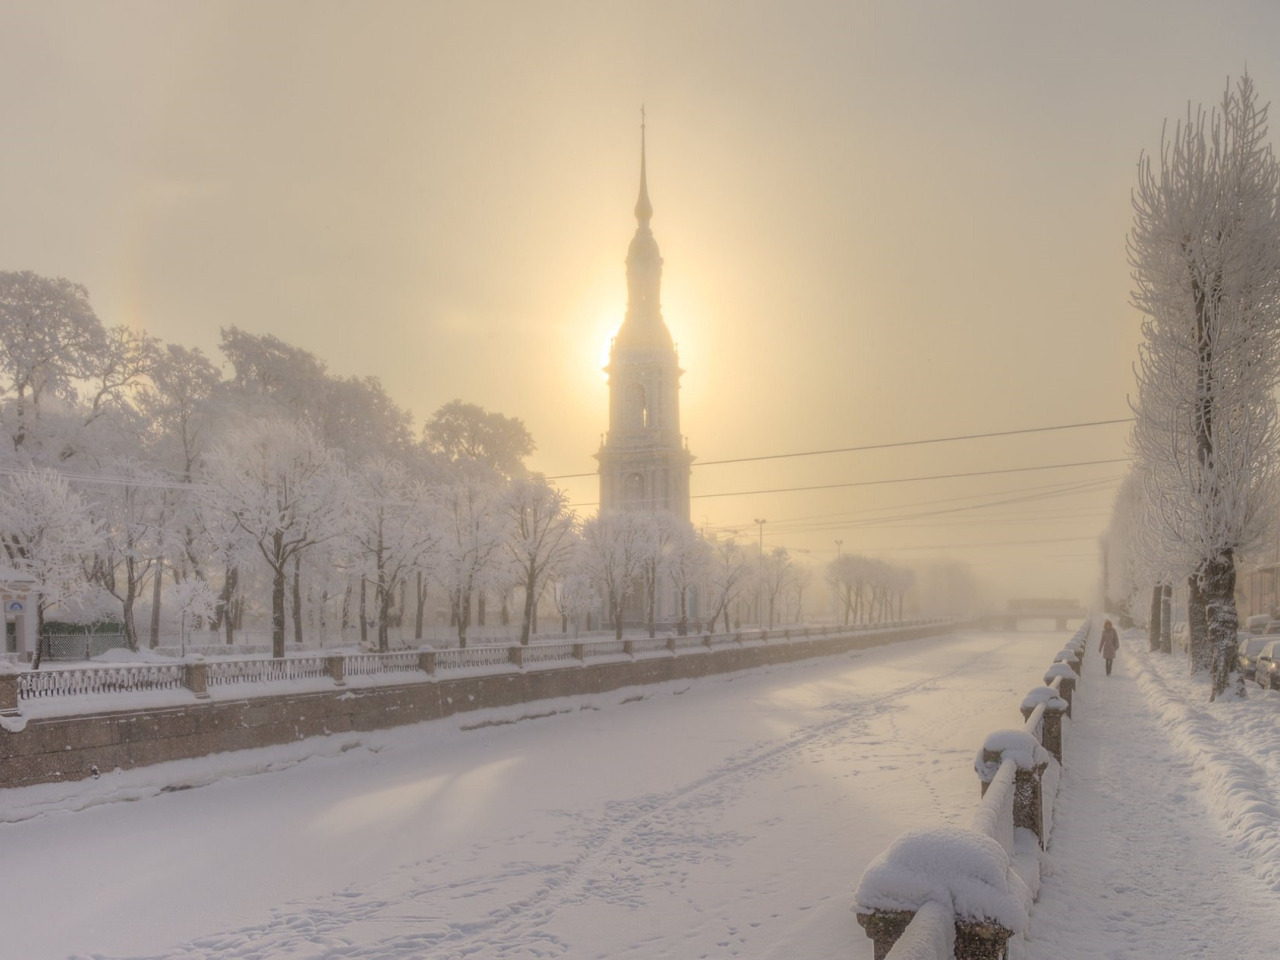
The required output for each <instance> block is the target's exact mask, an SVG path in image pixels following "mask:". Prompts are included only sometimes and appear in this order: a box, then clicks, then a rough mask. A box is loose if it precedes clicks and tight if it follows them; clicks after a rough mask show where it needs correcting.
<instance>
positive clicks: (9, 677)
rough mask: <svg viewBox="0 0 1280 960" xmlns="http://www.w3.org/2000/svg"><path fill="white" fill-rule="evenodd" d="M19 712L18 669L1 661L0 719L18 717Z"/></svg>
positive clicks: (5, 661)
mask: <svg viewBox="0 0 1280 960" xmlns="http://www.w3.org/2000/svg"><path fill="white" fill-rule="evenodd" d="M19 712H20V711H19V710H18V668H17V667H15V666H14V665H13V664H11V663H9V662H8V661H7V660H0V717H16V716H17V715H18V714H19Z"/></svg>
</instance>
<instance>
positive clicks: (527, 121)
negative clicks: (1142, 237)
mask: <svg viewBox="0 0 1280 960" xmlns="http://www.w3.org/2000/svg"><path fill="white" fill-rule="evenodd" d="M1277 36H1280V5H1276V4H1274V3H1269V2H1262V0H1259V2H1254V3H1232V2H1225V3H1224V2H1215V3H1212V4H1210V3H1191V2H1154V0H1152V2H1143V3H1139V2H1114V0H1113V2H1089V0H1086V2H1075V3H1066V4H1064V3H1053V4H1048V3H1019V2H967V3H963V4H955V3H944V2H931V3H910V2H900V3H890V2H885V3H859V2H852V0H840V2H837V0H833V2H825V3H819V2H789V3H764V2H743V0H737V2H704V3H687V2H671V3H665V2H649V3H636V2H630V3H608V2H603V3H601V2H585V0H584V2H580V3H565V2H559V3H557V2H546V3H536V4H529V3H520V2H509V3H493V2H467V3H462V2H456V3H445V2H438V3H417V2H406V3H389V2H368V3H361V4H354V3H325V2H283V0H279V2H270V3H256V2H244V3H231V2H201V3H182V4H175V3H168V2H120V0H115V2H112V3H96V2H95V3H89V2H45V0H41V2H34V0H33V2H14V0H0V88H2V89H3V90H4V95H3V97H2V98H0V130H3V131H4V149H3V150H2V151H0V223H2V224H3V229H0V269H4V270H22V269H30V270H35V271H37V272H39V273H43V274H48V275H56V276H65V277H67V278H69V279H72V280H75V281H78V282H81V283H83V284H85V285H86V286H87V287H88V289H89V292H90V295H91V297H92V300H93V303H94V305H95V307H96V309H97V311H98V314H99V316H100V317H101V318H102V319H103V321H104V322H106V323H108V324H113V323H121V322H127V323H130V324H134V325H136V326H139V327H141V328H144V329H145V330H147V331H148V332H150V333H152V334H154V335H156V336H159V337H161V338H162V339H164V340H166V341H170V342H177V343H182V344H184V345H187V346H198V347H201V348H203V349H204V350H205V351H206V352H208V353H209V354H210V355H211V356H214V357H218V354H217V350H216V343H217V339H218V328H219V327H220V326H224V325H228V324H236V325H238V326H240V327H242V328H244V329H246V330H249V331H252V332H255V333H270V334H273V335H275V336H278V337H280V338H282V339H284V340H286V341H288V342H290V343H292V344H294V345H297V346H299V347H303V348H305V349H308V350H311V351H312V352H314V353H316V354H317V355H318V356H320V357H321V358H323V359H324V360H325V361H326V362H327V363H328V364H329V368H330V370H331V371H332V372H334V373H336V374H342V375H347V374H359V375H376V376H378V377H379V378H381V380H382V381H383V383H384V384H385V386H386V387H387V389H388V391H389V392H390V393H391V395H392V396H393V397H394V398H395V399H396V400H397V401H399V402H400V403H401V404H403V405H405V406H407V407H408V408H410V409H411V410H412V411H413V412H414V414H415V417H416V419H417V421H418V423H421V422H422V421H423V420H425V418H426V417H427V416H428V415H429V414H430V413H431V412H432V411H433V410H435V409H436V408H437V407H439V406H440V405H441V404H443V403H445V402H447V401H448V400H451V399H453V398H455V397H460V398H463V399H465V400H469V401H473V402H476V403H480V404H482V405H483V406H485V407H487V408H489V409H492V410H498V411H501V412H503V413H505V414H508V415H512V416H519V417H521V418H522V419H524V421H525V423H526V424H527V426H528V427H529V429H530V430H531V432H532V433H533V435H534V437H535V439H536V441H537V443H538V447H539V450H538V453H537V454H536V455H535V456H534V458H533V460H532V464H531V465H532V466H533V467H534V468H535V469H538V470H541V471H543V472H545V473H547V474H549V475H552V476H557V475H565V474H579V473H590V472H592V471H593V470H594V468H595V462H594V461H593V460H592V459H591V454H592V453H593V452H594V451H595V450H596V449H597V447H598V444H599V441H600V434H601V432H602V431H603V430H604V429H605V428H606V425H607V419H606V400H607V398H606V393H605V383H604V377H603V374H602V373H601V371H600V367H601V366H602V365H603V361H604V357H605V355H606V352H607V349H608V340H609V337H610V336H611V334H612V333H613V332H614V331H615V330H616V328H617V326H618V325H619V323H620V322H621V318H622V312H623V310H624V307H625V296H626V293H625V277H624V273H623V262H622V261H623V257H624V256H625V253H626V247H627V243H628V241H629V240H630V237H631V233H632V231H633V229H634V225H635V224H634V220H633V219H632V215H631V209H632V205H633V203H634V198H635V191H636V185H637V175H638V169H637V168H638V159H639V158H638V134H639V130H638V124H639V106H640V104H641V103H642V102H643V103H645V104H646V105H647V109H648V117H649V127H648V130H649V185H650V195H651V197H652V199H653V204H654V208H655V215H654V219H653V228H654V232H655V235H656V237H657V239H658V243H659V245H660V247H661V249H662V253H663V256H664V258H665V261H666V266H665V274H664V307H665V315H666V318H667V322H668V325H669V326H670V328H671V330H672V333H673V335H674V337H675V339H676V341H677V343H678V346H679V350H680V357H681V361H682V365H683V366H684V368H685V370H686V371H687V372H686V374H685V377H684V381H683V383H684V389H683V392H682V415H683V426H684V431H685V433H686V434H687V435H688V438H689V445H690V448H691V449H692V451H693V452H694V453H695V454H696V455H697V456H698V457H699V459H700V460H702V461H709V460H721V459H727V458H736V457H749V456H759V455H767V454H777V453H787V452H797V451H807V450H814V449H828V448H832V447H850V446H861V445H867V444H877V443H886V442H894V441H904V440H920V439H929V438H936V437H945V436H952V435H957V434H972V433H984V432H991V431H1001V430H1016V429H1020V428H1029V427H1041V426H1053V425H1060V424H1069V423H1078V422H1083V421H1095V420H1105V419H1111V418H1118V417H1125V416H1128V407H1127V404H1126V395H1127V393H1128V392H1129V390H1130V389H1131V383H1132V373H1131V364H1132V362H1133V360H1134V357H1135V349H1136V343H1137V336H1138V334H1137V323H1138V318H1137V314H1136V313H1135V312H1134V311H1133V310H1132V309H1131V308H1130V307H1129V306H1128V303H1127V298H1128V291H1129V287H1130V283H1129V276H1128V267H1127V265H1126V262H1125V254H1124V237H1125V233H1126V231H1127V229H1128V225H1129V190H1130V187H1131V185H1132V183H1133V178H1134V170H1135V165H1136V162H1137V159H1138V155H1139V153H1140V151H1141V150H1143V149H1144V148H1145V149H1153V148H1155V147H1157V145H1158V143H1159V138H1160V130H1161V125H1162V122H1163V121H1164V119H1165V118H1166V117H1176V116H1177V115H1179V114H1180V113H1182V112H1183V111H1185V109H1186V105H1187V101H1188V100H1193V101H1197V102H1199V101H1204V102H1214V101H1216V100H1217V99H1218V97H1219V96H1220V95H1221V93H1222V90H1223V88H1224V86H1225V82H1226V79H1227V77H1228V75H1233V76H1234V75H1238V74H1239V73H1240V71H1241V70H1243V69H1244V68H1245V67H1246V66H1247V67H1248V68H1249V70H1250V71H1251V73H1252V74H1253V75H1254V77H1255V80H1256V81H1257V85H1258V88H1259V90H1260V91H1261V94H1262V96H1263V98H1264V99H1271V98H1273V97H1276V96H1277V95H1278V94H1280V70H1278V69H1277V67H1276V60H1275V55H1274V45H1275V38H1276V37H1277ZM1124 437H1125V427H1124V426H1111V427H1097V428H1091V429H1083V430H1072V431H1063V432H1059V433H1049V434H1042V435H1039V436H1027V437H1021V438H1006V439H999V440H994V439H993V440H984V441H970V442H964V443H947V444H933V445H925V446H919V447H912V448H906V449H898V450H886V451H880V452H867V453H860V454H843V455H839V456H827V457H806V458H794V459H789V460H781V461H777V462H773V463H766V464H754V465H735V466H705V467H695V470H694V478H693V493H694V496H695V500H694V507H693V514H694V517H695V520H696V521H697V522H699V523H706V524H707V525H708V526H709V527H713V528H719V529H725V528H730V529H734V528H736V529H742V530H743V531H744V537H746V538H749V539H751V540H752V542H755V539H756V534H757V528H756V526H755V524H754V523H753V522H752V521H753V520H755V519H757V518H763V519H767V520H768V523H767V524H766V525H765V527H764V545H765V547H766V548H768V547H770V546H774V545H785V546H788V547H791V548H792V549H794V550H798V551H806V550H807V551H809V553H808V554H807V556H808V558H809V559H811V560H812V561H813V562H815V563H821V562H825V561H827V560H829V559H830V558H831V557H832V556H834V555H835V553H836V550H837V547H836V543H835V541H836V540H837V539H838V540H841V541H842V543H843V547H842V549H843V550H844V551H846V552H850V551H857V552H865V553H869V554H875V555H881V556H886V557H889V558H891V559H897V560H900V561H907V560H915V559H923V558H925V557H930V556H943V555H946V556H953V557H956V558H959V559H965V560H969V561H970V562H972V563H974V564H975V567H976V569H977V570H978V571H979V572H980V573H982V574H984V575H986V576H988V577H990V578H991V579H992V580H994V581H999V582H1000V583H1001V584H1007V587H1008V590H1010V591H1012V592H1015V593H1018V592H1020V593H1036V594H1059V593H1062V594H1066V595H1075V596H1079V597H1081V598H1085V597H1086V596H1087V594H1088V592H1089V590H1090V589H1091V587H1092V585H1093V583H1094V581H1095V579H1096V550H1095V547H1094V543H1093V541H1094V538H1095V537H1096V535H1097V534H1098V533H1099V532H1100V531H1101V530H1102V529H1103V528H1104V526H1105V524H1106V515H1107V512H1108V508H1109V504H1110V498H1111V493H1112V490H1113V489H1114V481H1115V480H1116V479H1118V477H1119V476H1120V474H1121V472H1122V469H1123V467H1122V465H1119V464H1110V465H1101V466H1096V467H1088V468H1086V467H1072V468H1064V469H1058V470H1044V471H1035V472H1023V473H1010V474H1002V475H997V476H989V477H985V478H975V479H968V480H946V481H931V482H920V481H916V482H904V483H886V484H880V485H876V486H864V487H849V488H844V489H840V490H833V491H826V492H813V491H810V492H806V493H800V492H790V493H775V494H751V495H744V496H710V495H713V494H721V493H730V492H736V491H754V490H761V489H776V488H788V487H797V486H813V485H817V484H825V483H841V482H843V483H851V482H864V481H871V480H898V479H901V478H906V477H918V476H934V475H938V474H949V473H960V472H973V471H979V470H1001V469H1012V468H1023V467H1031V466H1042V465H1047V464H1055V463H1076V462H1080V461H1088V460H1108V459H1114V458H1118V457H1123V456H1124V455H1125V446H1124ZM1089 481H1098V483H1097V484H1096V485H1094V486H1092V487H1089V488H1087V489H1086V490H1085V491H1083V492H1075V493H1071V494H1070V495H1061V496H1052V497H1045V498H1043V499H1033V500H1029V501H1024V502H1020V503H1016V504H1010V505H1007V506H1005V507H1002V508H999V509H979V510H969V511H967V512H964V513H960V514H956V515H936V514H934V511H937V510H940V509H944V508H949V507H953V506H958V505H960V506H967V505H972V504H975V503H981V502H990V501H992V500H1006V499H1011V498H1018V497H1024V496H1037V497H1038V496H1040V495H1041V494H1044V493H1049V492H1052V491H1050V490H1047V489H1035V490H1032V489H1030V488H1032V487H1035V488H1046V487H1049V485H1053V486H1054V487H1056V488H1065V487H1070V486H1072V485H1075V484H1078V483H1087V482H1089ZM565 485H566V486H567V487H568V489H569V490H570V492H571V494H572V495H573V498H574V500H575V502H577V503H579V504H582V505H583V510H584V511H585V512H591V511H592V510H593V509H594V506H593V505H594V501H595V500H596V483H595V481H594V480H593V479H590V478H587V479H580V480H573V481H565ZM961 497H970V498H974V499H968V500H963V501H962V500H956V499H954V498H961ZM933 501H948V502H946V503H934V502H933ZM922 504H927V505H923V506H922ZM879 508H885V509H884V510H882V511H881V513H880V514H877V513H875V512H868V511H875V510H877V509H879ZM921 514H932V515H928V516H921ZM881 515H892V516H903V517H907V518H909V519H905V520H901V521H899V522H897V523H894V524H884V523H878V524H867V523H865V521H866V519H867V518H868V517H874V516H881ZM802 556H803V554H802Z"/></svg>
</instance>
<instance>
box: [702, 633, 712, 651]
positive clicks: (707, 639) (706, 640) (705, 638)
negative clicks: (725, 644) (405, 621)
mask: <svg viewBox="0 0 1280 960" xmlns="http://www.w3.org/2000/svg"><path fill="white" fill-rule="evenodd" d="M702 645H703V646H704V647H706V648H707V649H708V650H710V649H711V634H709V633H704V634H703V635H702Z"/></svg>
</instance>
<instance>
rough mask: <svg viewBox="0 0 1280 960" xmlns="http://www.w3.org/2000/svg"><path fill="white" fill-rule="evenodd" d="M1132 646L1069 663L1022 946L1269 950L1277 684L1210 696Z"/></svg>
mask: <svg viewBox="0 0 1280 960" xmlns="http://www.w3.org/2000/svg"><path fill="white" fill-rule="evenodd" d="M1145 647H1146V643H1145V641H1143V640H1126V641H1125V642H1124V645H1123V648H1122V649H1121V652H1120V655H1119V657H1117V659H1116V661H1115V667H1114V670H1113V674H1112V676H1110V677H1107V676H1105V674H1104V670H1103V661H1102V659H1101V658H1100V657H1099V656H1098V653H1097V650H1096V648H1095V649H1093V650H1091V651H1090V653H1089V656H1088V658H1087V659H1086V661H1085V665H1084V677H1083V678H1082V683H1081V686H1080V689H1079V691H1078V692H1077V694H1076V696H1077V698H1078V699H1077V701H1076V702H1077V703H1078V704H1079V706H1078V708H1077V709H1076V710H1075V711H1074V712H1075V714H1076V718H1075V720H1074V721H1072V728H1071V731H1070V733H1069V740H1068V742H1067V744H1066V746H1065V752H1066V765H1065V770H1064V772H1063V777H1062V783H1061V788H1060V792H1059V794H1058V802H1057V808H1056V810H1055V814H1054V818H1055V823H1054V832H1053V838H1052V843H1051V850H1052V854H1051V856H1050V858H1049V864H1050V867H1051V870H1052V872H1051V873H1050V875H1048V876H1046V878H1045V880H1044V885H1043V887H1042V888H1041V891H1040V899H1039V902H1038V903H1037V904H1036V905H1035V907H1034V908H1033V910H1032V914H1031V927H1030V935H1029V937H1028V943H1027V945H1026V951H1027V957H1028V958H1029V960H1077V958H1079V960H1157V958H1191V957H1205V958H1223V960H1226V958H1231V960H1263V958H1271V957H1275V956H1277V955H1278V954H1280V899H1277V895H1276V894H1277V890H1276V889H1274V888H1273V887H1272V885H1271V884H1269V883H1268V882H1266V880H1264V879H1263V878H1264V877H1269V876H1271V875H1272V874H1273V873H1274V870H1275V867H1276V866H1277V865H1278V864H1277V863H1272V862H1271V861H1272V860H1274V859H1276V858H1280V849H1277V847H1278V845H1277V844H1276V842H1275V838H1276V815H1277V810H1276V805H1275V804H1276V787H1277V780H1276V777H1275V767H1274V766H1273V767H1272V769H1271V770H1270V771H1268V770H1267V768H1266V767H1265V766H1264V763H1266V762H1267V758H1270V762H1272V763H1274V760H1275V758H1276V757H1278V756H1280V735H1278V734H1280V727H1278V726H1277V716H1280V712H1278V711H1277V707H1280V693H1269V694H1263V693H1262V692H1261V691H1259V690H1258V688H1257V687H1253V688H1252V691H1251V695H1250V699H1249V700H1248V701H1245V702H1237V703H1222V704H1216V705H1213V706H1212V707H1211V706H1210V705H1209V704H1207V703H1204V702H1203V701H1204V699H1205V697H1206V695H1207V687H1206V686H1205V685H1204V684H1202V683H1201V684H1194V683H1192V682H1190V681H1189V680H1188V679H1187V678H1186V677H1185V672H1186V668H1185V661H1184V660H1182V659H1181V658H1172V657H1161V656H1159V655H1151V654H1148V653H1147V652H1146V651H1145ZM1206 748H1207V750H1206ZM1210 754H1212V756H1211V755H1210ZM1250 754H1254V755H1255V756H1253V757H1252V758H1251V757H1250ZM1233 806H1240V807H1242V808H1244V809H1245V811H1246V816H1245V824H1244V825H1245V826H1246V827H1250V828H1252V832H1251V833H1250V832H1249V831H1248V830H1241V829H1239V828H1238V827H1239V826H1240V824H1239V823H1237V824H1236V825H1235V827H1233V824H1232V816H1231V808H1232V807H1233Z"/></svg>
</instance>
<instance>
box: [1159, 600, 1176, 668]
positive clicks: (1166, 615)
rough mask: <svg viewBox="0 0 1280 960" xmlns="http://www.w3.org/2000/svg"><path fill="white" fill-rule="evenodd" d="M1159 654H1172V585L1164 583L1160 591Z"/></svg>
mask: <svg viewBox="0 0 1280 960" xmlns="http://www.w3.org/2000/svg"><path fill="white" fill-rule="evenodd" d="M1160 652H1161V653H1172V652H1173V584H1172V583H1166V584H1165V585H1164V586H1163V587H1162V588H1161V591H1160Z"/></svg>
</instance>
